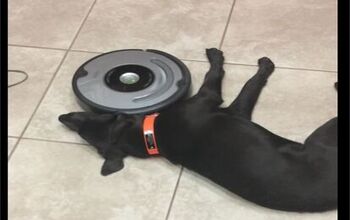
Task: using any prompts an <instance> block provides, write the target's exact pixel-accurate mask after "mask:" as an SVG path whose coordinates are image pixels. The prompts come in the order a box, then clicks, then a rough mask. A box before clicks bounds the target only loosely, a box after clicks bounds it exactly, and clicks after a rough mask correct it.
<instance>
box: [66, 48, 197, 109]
mask: <svg viewBox="0 0 350 220" xmlns="http://www.w3.org/2000/svg"><path fill="white" fill-rule="evenodd" d="M72 85H73V91H74V93H75V95H76V96H77V98H78V101H79V104H80V105H81V106H82V107H83V108H84V109H85V110H88V111H94V112H99V113H107V112H109V113H111V112H112V113H117V112H121V113H126V114H147V113H151V112H156V111H159V110H160V109H163V108H165V107H167V106H169V105H170V104H172V103H174V102H176V101H178V100H179V99H181V98H183V97H185V96H186V95H187V94H188V92H189V89H190V85H191V76H190V72H189V70H188V69H187V67H186V66H185V64H184V63H182V62H181V61H180V60H179V59H177V58H176V57H174V56H172V55H170V54H167V53H165V52H161V51H157V50H137V49H132V50H118V51H112V52H109V53H104V54H101V55H99V56H96V57H94V58H92V59H90V60H88V61H87V62H85V63H84V64H83V65H82V66H81V67H79V69H78V70H77V71H76V73H75V74H74V77H73V81H72Z"/></svg>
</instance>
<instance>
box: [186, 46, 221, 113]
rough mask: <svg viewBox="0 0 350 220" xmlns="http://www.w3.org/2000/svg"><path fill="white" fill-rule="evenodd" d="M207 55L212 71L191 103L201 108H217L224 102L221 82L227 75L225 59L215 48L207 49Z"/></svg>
mask: <svg viewBox="0 0 350 220" xmlns="http://www.w3.org/2000/svg"><path fill="white" fill-rule="evenodd" d="M206 53H207V57H208V60H209V62H210V69H209V71H208V72H207V73H206V75H205V78H204V82H203V84H202V86H201V87H200V89H199V91H198V93H197V94H196V95H194V96H193V97H191V98H190V99H189V101H190V102H191V101H194V102H196V105H200V106H208V107H216V106H219V105H220V104H221V103H222V102H223V100H222V97H221V82H222V78H223V76H224V73H225V71H224V69H223V65H224V57H223V54H222V51H220V50H218V49H215V48H211V49H207V50H206ZM200 103H203V104H204V105H201V104H200Z"/></svg>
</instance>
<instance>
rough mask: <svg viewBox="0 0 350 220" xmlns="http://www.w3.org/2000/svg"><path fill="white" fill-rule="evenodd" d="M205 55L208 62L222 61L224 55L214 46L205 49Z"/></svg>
mask: <svg viewBox="0 0 350 220" xmlns="http://www.w3.org/2000/svg"><path fill="white" fill-rule="evenodd" d="M206 53H207V57H208V59H209V61H210V62H223V61H224V56H223V52H222V51H221V50H218V49H216V48H210V49H206Z"/></svg>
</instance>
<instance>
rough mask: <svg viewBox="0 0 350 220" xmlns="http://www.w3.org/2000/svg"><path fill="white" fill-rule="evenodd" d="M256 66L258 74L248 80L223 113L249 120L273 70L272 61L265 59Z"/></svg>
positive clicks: (261, 59) (260, 60)
mask: <svg viewBox="0 0 350 220" xmlns="http://www.w3.org/2000/svg"><path fill="white" fill-rule="evenodd" d="M258 64H259V69H258V72H257V73H256V74H255V75H254V76H253V77H252V78H251V79H249V80H248V82H247V83H246V84H245V85H244V87H243V89H242V90H241V92H240V93H239V95H238V96H237V98H236V99H235V100H234V101H233V102H232V104H231V105H230V106H229V107H227V108H225V109H224V111H225V112H228V113H231V114H238V115H240V116H243V117H245V118H247V119H249V120H250V119H251V115H252V111H253V109H254V106H255V103H256V101H257V100H258V97H259V95H260V92H261V90H262V88H263V87H264V86H265V84H266V82H267V78H268V77H269V76H270V75H271V73H272V72H273V70H274V68H275V66H274V64H273V63H272V61H271V60H270V59H269V58H267V57H263V58H260V59H259V61H258Z"/></svg>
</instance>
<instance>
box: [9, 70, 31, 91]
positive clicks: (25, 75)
mask: <svg viewBox="0 0 350 220" xmlns="http://www.w3.org/2000/svg"><path fill="white" fill-rule="evenodd" d="M7 71H8V73H11V72H12V73H21V74H23V75H24V79H22V80H21V81H19V82H16V83H13V84H10V85H7V88H10V87H12V86H17V85H19V84H21V83H23V82H24V81H26V80H27V79H28V77H29V76H28V74H27V73H26V72H24V71H22V70H7Z"/></svg>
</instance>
